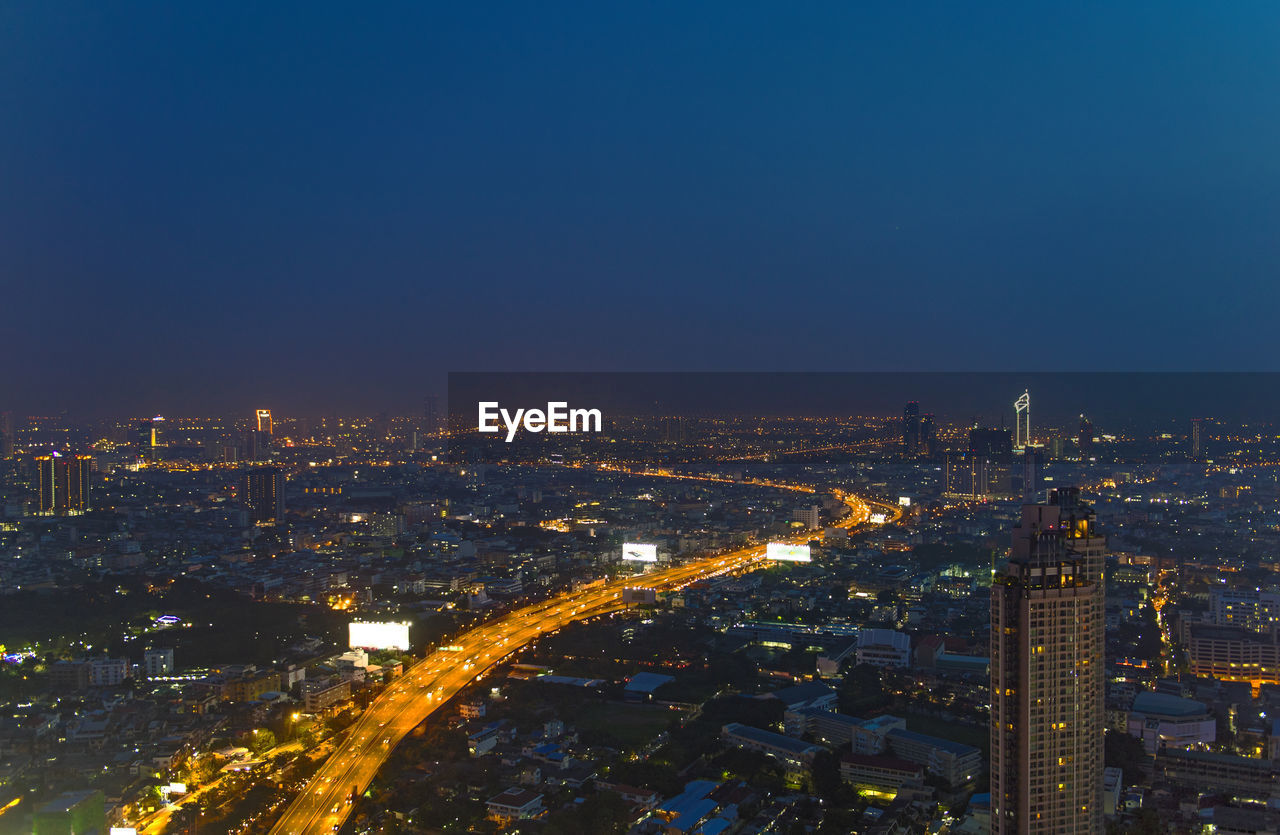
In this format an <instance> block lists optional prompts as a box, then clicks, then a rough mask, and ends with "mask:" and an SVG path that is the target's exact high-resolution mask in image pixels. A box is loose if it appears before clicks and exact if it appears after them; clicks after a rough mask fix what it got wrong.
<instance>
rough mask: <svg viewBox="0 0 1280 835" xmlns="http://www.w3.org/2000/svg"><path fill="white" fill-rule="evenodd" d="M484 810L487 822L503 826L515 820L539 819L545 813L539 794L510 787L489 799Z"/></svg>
mask: <svg viewBox="0 0 1280 835" xmlns="http://www.w3.org/2000/svg"><path fill="white" fill-rule="evenodd" d="M485 808H486V811H487V814H488V817H489V820H493V821H497V822H498V823H500V824H503V825H505V824H508V823H511V822H512V821H517V820H532V819H533V818H537V817H541V815H542V813H543V812H544V811H545V809H543V806H542V795H541V794H538V793H537V792H535V791H531V790H529V789H525V788H521V787H519V786H512V787H511V788H509V789H507V790H506V791H504V792H502V793H501V794H497V795H494V796H493V797H491V798H489V800H488V801H487V802H486V803H485Z"/></svg>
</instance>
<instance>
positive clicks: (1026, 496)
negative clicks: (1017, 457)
mask: <svg viewBox="0 0 1280 835" xmlns="http://www.w3.org/2000/svg"><path fill="white" fill-rule="evenodd" d="M1043 467H1044V460H1043V456H1042V455H1041V453H1040V450H1038V449H1030V448H1027V449H1024V450H1023V451H1022V502H1023V504H1035V502H1036V498H1037V497H1038V496H1039V494H1040V470H1041V468H1043Z"/></svg>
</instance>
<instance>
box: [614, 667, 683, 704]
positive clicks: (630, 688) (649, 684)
mask: <svg viewBox="0 0 1280 835" xmlns="http://www.w3.org/2000/svg"><path fill="white" fill-rule="evenodd" d="M673 681H675V678H674V677H673V676H664V675H661V674H660V673H636V674H635V675H633V676H632V677H631V678H630V679H629V680H628V681H627V683H626V686H624V687H623V688H622V695H623V698H625V699H626V700H627V701H631V702H647V701H650V700H652V699H653V692H654V691H655V690H657V689H658V688H659V687H661V686H663V685H664V684H670V683H671V682H673Z"/></svg>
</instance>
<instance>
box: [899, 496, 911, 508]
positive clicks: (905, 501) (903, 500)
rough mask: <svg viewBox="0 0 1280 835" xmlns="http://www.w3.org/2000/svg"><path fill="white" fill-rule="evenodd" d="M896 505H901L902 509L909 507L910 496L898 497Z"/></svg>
mask: <svg viewBox="0 0 1280 835" xmlns="http://www.w3.org/2000/svg"><path fill="white" fill-rule="evenodd" d="M898 504H899V505H901V506H902V507H911V497H910V496H899V497H898Z"/></svg>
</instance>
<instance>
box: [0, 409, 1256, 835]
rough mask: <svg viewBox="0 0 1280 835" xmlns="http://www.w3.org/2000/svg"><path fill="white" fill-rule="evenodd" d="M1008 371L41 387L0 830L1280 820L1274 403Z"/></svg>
mask: <svg viewBox="0 0 1280 835" xmlns="http://www.w3.org/2000/svg"><path fill="white" fill-rule="evenodd" d="M1019 388H1021V386H1019ZM1032 393H1034V390H1033V391H1032ZM928 394H929V392H928V391H923V392H922V395H921V396H922V400H921V402H929V403H930V404H931V408H937V409H938V412H939V414H941V415H946V414H947V403H946V401H945V400H944V401H937V400H936V399H935V398H933V397H930V398H929V399H928V400H927V401H925V400H924V397H925V396H926V395H928ZM1012 400H1013V398H1012V397H993V398H992V403H993V408H992V410H991V412H990V413H987V414H981V415H977V416H975V415H973V414H971V413H965V414H961V415H960V416H958V417H956V418H946V417H941V418H935V419H934V420H933V421H932V422H926V420H925V418H926V417H927V416H926V415H918V416H917V415H913V414H910V413H909V412H908V413H907V414H903V415H899V414H896V409H895V410H894V411H895V414H893V415H891V416H890V415H875V414H867V415H850V416H846V417H834V418H833V417H831V416H819V417H805V416H797V415H788V416H782V417H777V418H770V417H767V416H766V417H761V416H759V415H747V416H734V415H729V416H716V417H706V416H698V415H669V414H667V415H660V416H653V417H649V416H640V417H636V418H630V417H625V418H618V419H617V420H616V422H615V423H614V424H613V425H612V426H611V427H610V435H609V436H608V437H607V438H600V439H596V438H591V437H577V438H573V439H570V440H569V441H568V442H566V443H564V444H562V445H558V446H557V447H555V448H554V449H553V450H551V452H550V453H548V452H547V451H546V450H545V449H542V448H539V447H536V446H534V445H523V444H520V443H519V442H516V443H513V444H512V445H511V446H507V445H506V444H503V447H502V449H501V450H500V451H499V453H498V454H496V455H495V454H493V450H491V449H490V450H485V449H482V448H476V447H472V446H468V445H467V444H456V443H449V444H448V445H446V441H453V440H454V439H453V438H445V437H443V436H441V435H440V433H439V432H438V431H436V432H432V431H430V429H429V426H428V424H429V417H428V416H427V415H426V414H425V412H424V413H423V414H414V415H410V416H395V415H392V414H389V413H388V414H376V415H373V416H370V417H366V418H341V417H339V418H335V417H332V416H327V415H316V416H310V417H294V416H289V415H285V414H283V413H282V412H281V411H280V410H271V424H270V430H271V431H270V436H269V437H267V434H266V433H267V428H268V425H267V423H266V422H265V421H266V417H265V415H260V414H259V412H260V411H266V410H257V409H254V410H246V412H245V413H244V414H239V415H231V416H228V417H186V416H180V415H173V414H170V415H165V416H163V418H161V417H160V416H156V417H155V418H146V419H142V420H139V419H136V418H124V419H120V420H117V421H111V422H105V423H103V422H100V423H93V422H85V423H83V424H77V423H75V422H73V421H69V420H64V419H59V418H57V417H49V416H25V417H18V418H16V419H15V429H14V437H15V449H14V454H13V455H12V456H10V457H9V458H6V459H5V460H4V463H3V465H4V470H3V481H2V482H0V484H2V485H3V497H2V501H0V507H3V516H2V517H0V549H3V551H2V554H3V559H0V644H2V645H3V649H2V650H0V808H3V809H5V811H3V812H0V833H3V835H10V833H14V834H15V835H17V833H21V835H29V833H30V832H31V831H33V830H34V829H35V827H36V826H37V824H38V825H39V826H40V827H41V828H46V827H49V826H61V825H63V824H65V822H66V821H68V820H73V819H74V820H83V821H92V820H94V819H95V818H93V815H92V814H91V813H92V812H93V810H94V809H97V810H99V811H100V812H101V813H102V814H103V815H104V819H105V820H106V821H107V822H108V826H116V827H119V828H126V829H127V828H130V827H132V828H135V829H139V830H140V831H145V832H147V833H148V835H151V833H163V832H173V833H178V832H182V833H185V832H189V831H190V830H191V828H192V826H193V823H194V824H197V825H198V828H199V831H200V832H202V833H206V835H207V833H210V832H216V833H220V835H221V833H224V832H225V833H227V835H230V833H233V832H234V833H236V835H249V833H256V835H266V833H270V832H273V831H274V832H279V833H284V832H294V831H302V832H310V831H321V832H325V831H328V832H332V831H333V827H334V826H337V827H339V831H340V832H351V833H362V835H363V833H372V832H376V831H392V830H394V829H399V831H401V832H430V831H436V830H448V829H449V828H450V826H455V825H457V826H462V827H465V828H467V829H474V830H483V829H485V828H486V827H487V828H489V829H490V830H501V831H510V832H524V831H529V832H534V831H539V832H540V831H544V830H546V831H551V832H554V831H561V829H565V830H568V831H591V832H597V831H599V832H619V833H621V832H634V833H635V835H649V833H654V832H659V831H673V830H675V831H682V832H683V831H688V832H698V831H702V832H704V833H705V832H709V831H721V832H727V831H729V830H735V831H736V830H742V831H761V832H763V831H797V832H798V831H800V829H801V828H803V829H806V830H809V831H813V832H814V833H817V835H826V833H830V832H839V833H845V832H854V833H869V834H870V833H875V835H880V834H881V833H884V832H893V831H897V832H938V833H942V832H948V833H950V832H955V833H966V835H973V833H984V832H988V831H998V832H1041V831H1043V832H1050V831H1056V832H1079V833H1094V832H1104V831H1108V830H1109V831H1117V832H1128V831H1167V832H1171V833H1183V832H1199V831H1202V830H1203V828H1204V827H1205V826H1208V825H1212V826H1215V827H1217V829H1218V831H1248V832H1265V831H1267V827H1269V826H1272V824H1273V821H1272V817H1274V815H1273V814H1272V813H1271V812H1270V811H1269V810H1268V809H1267V804H1268V802H1271V801H1280V726H1278V725H1276V724H1275V722H1274V720H1273V717H1274V715H1275V713H1274V712H1275V711H1277V710H1280V655H1277V653H1278V652H1280V650H1277V641H1276V639H1275V636H1274V633H1275V631H1276V624H1277V622H1278V621H1277V619H1278V618H1280V602H1278V601H1280V559H1278V558H1277V556H1276V555H1277V554H1280V510H1278V509H1277V508H1278V506H1280V505H1278V501H1280V481H1277V477H1276V476H1277V469H1278V468H1277V466H1276V464H1275V463H1274V462H1276V461H1280V442H1277V441H1276V439H1275V433H1274V432H1273V431H1269V430H1266V429H1264V428H1263V427H1261V426H1259V427H1258V428H1256V429H1254V428H1245V427H1244V426H1241V427H1236V426H1232V425H1227V424H1224V423H1221V422H1215V423H1212V424H1211V423H1209V422H1205V423H1204V425H1203V429H1202V431H1203V432H1204V433H1205V437H1204V438H1202V441H1201V443H1202V444H1203V445H1205V446H1206V447H1208V446H1209V445H1210V444H1212V447H1211V450H1212V451H1211V453H1210V454H1208V455H1206V456H1205V457H1204V458H1203V459H1195V458H1193V457H1191V456H1189V455H1188V454H1187V452H1188V450H1189V449H1190V444H1191V441H1192V438H1191V435H1190V432H1191V429H1192V427H1193V426H1194V423H1193V422H1192V421H1191V420H1190V419H1189V418H1186V417H1179V418H1176V419H1175V418H1170V419H1167V420H1166V419H1163V418H1161V417H1160V416H1156V417H1155V418H1152V419H1151V421H1150V422H1149V423H1148V424H1145V425H1144V424H1140V423H1120V422H1116V423H1111V422H1108V423H1106V424H1102V421H1101V420H1099V424H1100V425H1099V426H1096V427H1094V428H1093V429H1092V430H1091V431H1090V432H1084V433H1082V431H1081V426H1080V420H1079V416H1078V415H1079V411H1078V410H1072V411H1071V412H1069V413H1068V415H1067V416H1065V417H1062V418H1059V419H1058V420H1057V422H1056V423H1055V422H1054V421H1053V420H1051V419H1050V417H1049V416H1047V415H1043V414H1039V413H1038V419H1037V421H1036V424H1035V426H1033V427H1032V429H1031V438H1030V439H1029V442H1026V443H1024V445H1023V447H1022V448H1021V449H1017V448H1015V440H1016V437H1015V431H1014V430H1011V429H1009V428H1004V427H1010V426H1014V425H1015V420H1016V418H1017V415H1016V413H1015V411H1014V410H1012V409H1009V407H1008V405H1007V404H1008V403H1010V402H1012ZM895 401H896V398H895ZM999 403H1003V404H1006V405H1004V406H996V405H994V404H999ZM1099 413H1102V412H1101V410H1099ZM917 419H918V424H917ZM930 423H931V424H932V428H928V427H929V425H930ZM908 426H918V429H913V430H912V432H911V433H910V436H911V437H916V440H915V441H913V442H911V444H910V445H909V444H908V442H907V438H908V433H907V432H906V428H907V427H908ZM1024 431H1025V430H1024ZM1085 438H1088V440H1086V442H1085V444H1084V447H1083V448H1082V444H1081V441H1082V440H1083V439H1085ZM1023 440H1024V441H1027V439H1026V438H1023ZM500 443H501V442H500ZM54 450H56V451H57V455H56V456H55V455H54V454H52V453H53V451H54ZM60 462H64V463H60ZM72 472H74V473H76V475H75V478H71V476H70V474H71V473H72ZM59 477H61V478H62V482H58V481H57V478H59ZM60 484H61V486H59V485H60ZM73 484H79V485H81V486H79V487H75V488H74V489H73V488H72V485H73ZM46 485H48V487H46ZM77 490H78V491H79V492H78V494H77V493H76V491H77ZM51 491H52V492H51ZM76 495H79V496H83V497H86V501H85V504H84V507H79V506H78V504H79V502H78V501H73V497H74V496H76ZM60 497H61V500H62V504H61V505H60V503H59V500H60ZM770 544H772V545H773V546H777V547H776V548H774V549H772V552H774V553H776V554H777V555H779V556H783V557H785V559H775V560H770V559H766V558H765V554H767V553H770V552H771V549H770V548H769V547H768V546H769V545H770ZM1104 587H1105V589H1106V591H1105V594H1104V593H1103V589H1104ZM370 742H376V744H375V745H373V746H370V745H369V743H370ZM343 775H345V776H343ZM348 778H349V781H348ZM1037 816H1038V817H1037ZM1162 821H1163V822H1165V824H1164V825H1165V829H1164V830H1160V829H1152V828H1151V827H1153V826H1157V825H1160V822H1162ZM86 825H92V823H91V822H90V824H86ZM1250 827H1252V829H1250Z"/></svg>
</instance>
